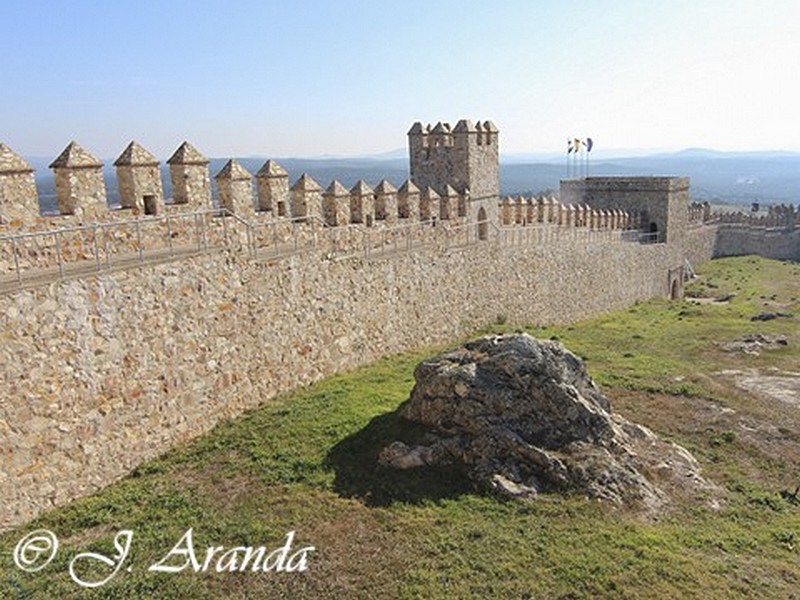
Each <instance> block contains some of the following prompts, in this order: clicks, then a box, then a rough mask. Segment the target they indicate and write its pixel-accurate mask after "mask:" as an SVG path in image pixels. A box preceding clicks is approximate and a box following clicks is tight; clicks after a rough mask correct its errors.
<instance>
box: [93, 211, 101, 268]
mask: <svg viewBox="0 0 800 600" xmlns="http://www.w3.org/2000/svg"><path fill="white" fill-rule="evenodd" d="M93 232H94V237H93V241H94V266H95V268H96V269H97V270H98V271H99V270H100V248H99V247H98V246H97V223H95V224H94V229H93Z"/></svg>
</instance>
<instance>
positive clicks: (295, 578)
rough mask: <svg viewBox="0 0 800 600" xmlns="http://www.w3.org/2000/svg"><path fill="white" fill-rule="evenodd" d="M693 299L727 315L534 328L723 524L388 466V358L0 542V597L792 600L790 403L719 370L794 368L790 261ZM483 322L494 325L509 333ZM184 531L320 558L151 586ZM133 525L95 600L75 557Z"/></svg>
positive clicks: (686, 508) (735, 269)
mask: <svg viewBox="0 0 800 600" xmlns="http://www.w3.org/2000/svg"><path fill="white" fill-rule="evenodd" d="M694 292H695V293H699V294H722V293H725V292H736V293H737V294H738V295H737V296H736V297H735V298H734V300H733V301H732V302H730V303H729V304H704V305H694V304H689V303H668V302H665V301H660V300H655V301H652V302H647V303H642V304H639V305H637V306H634V307H631V308H630V309H628V310H625V311H621V312H617V313H614V314H610V315H606V316H603V317H600V318H597V319H594V320H591V321H586V322H582V323H578V324H575V325H572V326H568V327H556V328H546V329H540V328H531V329H530V331H531V333H533V334H534V335H537V336H539V337H557V338H559V339H560V340H561V341H562V342H564V343H565V345H566V346H567V347H568V348H570V349H572V350H573V351H574V352H576V353H577V354H579V355H581V356H583V357H585V358H586V360H587V364H588V367H589V369H590V372H591V373H592V375H593V376H594V377H595V378H596V379H597V381H598V382H599V383H600V384H601V386H602V387H603V389H604V390H605V392H606V393H607V395H608V396H609V397H610V398H611V401H612V406H614V408H615V410H617V411H619V412H621V413H623V414H624V415H625V416H626V417H628V418H631V419H632V420H634V421H637V422H640V423H642V424H644V425H648V426H650V427H651V428H653V429H654V430H655V431H656V432H657V433H659V434H660V435H663V436H665V437H667V438H670V439H673V440H675V441H677V442H679V443H681V444H684V445H685V446H686V447H687V448H689V449H690V450H691V451H692V452H693V453H694V454H695V456H696V457H697V458H698V459H699V460H700V461H701V463H702V464H703V467H704V469H705V471H706V474H707V475H708V476H709V477H711V478H712V479H714V480H715V481H716V482H718V483H719V484H720V485H722V486H723V487H724V488H725V489H726V490H727V501H726V504H725V505H724V507H723V508H722V510H720V511H719V512H714V511H711V510H710V509H707V508H704V507H702V506H698V505H693V504H685V505H680V506H675V507H674V509H673V511H672V512H671V513H670V514H668V515H666V516H665V517H663V518H662V519H661V520H660V521H658V522H652V521H649V522H648V521H645V520H643V519H641V518H640V517H638V516H636V515H632V514H625V513H621V512H619V511H616V510H613V509H610V508H609V507H606V506H603V505H599V504H598V503H596V502H593V501H589V500H585V499H582V498H576V497H568V498H565V497H560V496H544V497H542V498H541V499H540V500H538V501H536V502H533V503H527V502H508V501H501V500H498V499H494V498H488V497H482V496H479V495H475V494H474V493H472V491H471V490H470V489H469V487H468V486H467V485H465V483H464V482H463V481H462V480H460V478H458V477H457V476H455V475H453V474H451V473H443V472H439V473H403V474H400V475H397V474H389V473H385V472H383V471H382V470H380V469H377V468H376V467H375V463H374V456H375V453H376V451H377V449H379V448H380V447H381V446H382V444H384V443H385V442H386V441H388V440H391V439H397V437H400V436H401V435H402V434H403V433H404V432H403V427H404V426H403V424H402V423H400V422H399V421H398V419H397V418H396V416H395V414H394V411H395V409H396V408H397V406H398V405H399V404H400V403H401V402H402V401H403V400H404V399H405V398H406V397H407V396H408V393H409V391H410V389H411V387H412V384H413V378H412V371H413V367H414V365H415V364H416V363H417V362H418V361H419V360H420V359H421V358H422V357H423V356H426V355H428V354H430V353H431V352H433V350H431V351H428V352H425V353H418V354H410V355H403V356H399V357H393V358H390V359H386V360H384V361H381V362H379V363H378V364H375V365H373V366H370V367H368V368H364V369H360V370H358V371H355V372H353V373H348V374H344V375H340V376H337V377H334V378H331V379H329V380H327V381H325V382H322V383H320V384H318V385H315V386H313V387H311V388H308V389H305V390H301V391H298V392H296V393H293V394H290V395H287V396H284V397H281V398H278V399H276V400H274V401H271V402H269V403H268V405H266V406H264V407H262V408H260V409H258V410H254V411H251V412H249V413H248V414H246V415H245V416H243V417H242V418H240V419H238V420H236V421H235V422H231V423H226V424H224V425H222V426H220V427H218V428H217V429H216V430H215V431H214V432H212V434H210V435H208V436H205V437H203V438H202V439H199V440H196V441H195V442H193V443H191V444H189V445H187V446H185V447H183V448H180V449H178V450H176V451H174V452H172V453H170V454H168V455H166V456H164V457H162V458H161V459H160V460H157V461H154V462H151V463H148V464H146V465H143V466H142V467H140V468H139V469H138V470H137V471H136V472H135V473H134V474H132V475H131V476H130V477H128V478H127V479H125V480H124V481H121V482H119V483H117V484H115V485H113V486H111V487H109V488H107V489H106V490H104V491H103V492H102V493H100V494H98V495H96V496H93V497H91V498H86V499H83V500H80V501H77V502H75V503H73V504H71V505H70V506H68V507H66V508H64V509H61V510H57V511H54V512H52V513H50V514H48V515H45V516H43V517H41V518H39V519H37V521H36V522H34V523H32V524H30V525H29V526H26V527H24V528H21V529H19V530H17V531H13V532H10V533H8V534H5V535H3V536H0V597H3V598H56V597H63V598H70V597H76V598H77V597H83V596H87V597H88V596H89V595H91V597H97V598H138V597H157V598H190V597H191V598H216V597H222V596H226V597H228V598H250V597H264V598H283V597H286V598H304V597H308V598H312V597H313V598H334V597H347V598H359V597H363V598H468V597H476V598H478V597H495V598H596V597H613V598H655V597H664V598H667V597H673V598H674V597H691V596H696V597H704V598H709V599H710V598H736V597H742V598H744V597H752V598H769V597H772V598H789V597H792V594H798V590H800V506H795V505H794V504H792V503H791V502H788V501H787V500H784V499H783V498H781V497H780V495H779V493H778V492H779V491H780V490H781V489H784V488H792V489H794V486H795V485H798V484H800V416H798V415H797V414H796V413H798V412H800V408H798V407H791V406H788V405H783V404H780V403H777V402H775V401H772V402H769V401H766V400H764V399H760V398H758V397H755V396H753V395H748V394H744V393H743V392H739V391H737V389H736V388H735V387H734V386H733V385H732V383H731V382H730V380H729V379H726V378H724V377H721V376H718V375H714V373H716V372H717V371H719V370H721V369H743V368H759V369H766V368H768V367H770V366H775V367H778V368H780V369H787V370H792V369H794V370H797V364H798V358H800V351H798V348H799V347H800V319H793V320H789V319H778V320H775V321H770V322H766V323H753V322H751V321H750V320H749V317H750V316H751V315H752V314H754V313H755V312H759V311H761V310H768V309H772V310H776V309H777V310H788V311H790V312H791V311H794V312H800V301H798V299H799V298H800V266H798V265H792V264H785V263H778V262H771V261H765V260H762V259H756V258H739V259H725V260H720V261H715V262H713V263H711V264H708V265H706V266H705V267H704V269H703V272H702V278H701V279H700V281H699V282H698V283H696V284H694ZM502 329H504V327H503V326H498V327H496V328H495V330H502ZM754 331H759V332H765V333H778V332H780V333H783V334H786V335H788V336H789V338H790V345H789V346H788V347H787V348H786V349H782V350H778V351H774V352H770V353H766V354H763V355H762V356H760V357H747V358H743V357H742V355H735V354H729V353H724V352H721V351H720V350H719V349H718V348H717V346H716V343H715V342H717V341H720V340H730V339H732V338H734V337H736V336H737V335H739V334H741V333H744V332H754ZM38 527H45V528H48V529H51V530H53V531H55V532H56V533H57V534H58V535H59V538H60V539H61V549H60V552H59V555H58V558H57V559H56V561H55V562H54V563H53V564H51V565H50V566H49V567H47V568H46V569H45V570H43V571H41V572H39V573H36V574H25V573H22V572H20V571H18V570H17V569H15V568H14V566H13V563H12V560H11V555H12V551H13V548H14V545H15V543H16V541H17V540H18V539H19V538H20V537H21V536H22V535H23V534H24V533H26V532H27V531H30V530H32V529H34V528H38ZM188 527H193V528H194V531H195V547H196V548H197V549H198V552H200V553H201V552H202V549H204V548H205V547H206V546H209V545H224V546H226V547H232V546H235V545H251V546H258V545H266V546H268V547H276V546H278V545H280V544H281V543H282V542H283V539H284V536H285V534H286V532H287V531H289V530H296V531H297V542H296V546H298V545H305V544H313V545H315V546H316V547H317V548H318V551H317V552H316V553H315V554H312V555H311V561H310V566H309V570H308V571H307V572H306V573H303V574H298V573H293V574H287V573H265V574H252V573H246V574H242V573H222V574H217V573H205V574H200V573H199V574H195V573H191V572H184V573H181V574H179V575H168V574H162V573H149V572H148V571H147V566H149V565H150V564H152V563H153V562H155V561H156V560H158V559H159V558H161V557H162V556H163V555H164V554H165V553H166V552H167V551H168V550H169V549H170V548H171V547H172V546H173V545H174V544H175V542H176V541H177V540H178V539H179V538H180V537H181V535H182V534H183V533H184V531H185V530H186V529H187V528H188ZM120 529H132V530H133V531H134V535H135V538H134V541H133V550H132V554H131V557H130V559H129V561H128V563H127V564H126V566H127V565H130V566H131V567H132V571H131V572H122V573H120V574H119V575H118V576H117V577H116V578H115V579H113V580H112V581H111V582H109V583H108V584H106V585H105V586H103V587H101V588H98V589H97V590H95V591H94V592H93V593H91V594H88V593H86V592H84V591H83V590H81V589H80V588H78V587H77V586H76V585H75V584H74V583H73V582H72V581H71V580H70V578H69V575H68V563H69V560H70V559H71V558H72V556H74V555H75V554H76V553H77V552H82V551H88V550H96V551H100V552H103V553H105V554H110V551H111V548H112V540H113V536H114V533H115V532H116V531H118V530H120Z"/></svg>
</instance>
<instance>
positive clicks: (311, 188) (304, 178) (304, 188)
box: [292, 173, 322, 192]
mask: <svg viewBox="0 0 800 600" xmlns="http://www.w3.org/2000/svg"><path fill="white" fill-rule="evenodd" d="M292 191H293V192H320V191H322V186H321V185H320V184H318V183H317V182H316V181H314V178H313V177H311V175H309V174H308V173H303V174H302V175H300V178H299V179H298V180H297V181H295V182H294V185H293V186H292Z"/></svg>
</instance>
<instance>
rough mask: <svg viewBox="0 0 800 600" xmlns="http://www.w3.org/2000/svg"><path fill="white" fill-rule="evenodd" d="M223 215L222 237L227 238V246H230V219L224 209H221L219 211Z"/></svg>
mask: <svg viewBox="0 0 800 600" xmlns="http://www.w3.org/2000/svg"><path fill="white" fill-rule="evenodd" d="M219 214H220V215H221V216H222V237H223V239H224V240H225V242H224V243H225V247H226V248H227V246H228V219H227V216H228V215H226V214H225V212H224V211H220V213H219Z"/></svg>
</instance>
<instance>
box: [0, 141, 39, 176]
mask: <svg viewBox="0 0 800 600" xmlns="http://www.w3.org/2000/svg"><path fill="white" fill-rule="evenodd" d="M33 171H34V169H33V167H32V166H31V165H30V164H29V163H28V161H26V160H25V159H24V158H22V157H21V156H20V155H19V154H17V153H16V152H14V151H13V150H12V149H11V148H9V147H8V146H6V145H5V144H4V143H2V142H0V173H8V174H11V173H33Z"/></svg>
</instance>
